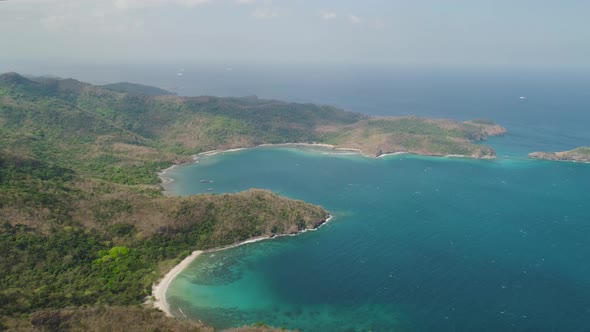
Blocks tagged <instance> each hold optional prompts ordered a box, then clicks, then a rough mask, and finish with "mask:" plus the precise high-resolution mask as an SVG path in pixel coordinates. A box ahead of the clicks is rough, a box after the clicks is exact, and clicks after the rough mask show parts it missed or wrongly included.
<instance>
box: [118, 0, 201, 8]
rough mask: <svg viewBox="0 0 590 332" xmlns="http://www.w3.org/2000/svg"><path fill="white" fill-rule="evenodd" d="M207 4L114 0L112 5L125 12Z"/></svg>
mask: <svg viewBox="0 0 590 332" xmlns="http://www.w3.org/2000/svg"><path fill="white" fill-rule="evenodd" d="M208 2H209V0H114V2H113V5H114V6H115V8H117V9H121V10H126V9H132V8H145V7H161V6H183V7H195V6H198V5H202V4H205V3H208Z"/></svg>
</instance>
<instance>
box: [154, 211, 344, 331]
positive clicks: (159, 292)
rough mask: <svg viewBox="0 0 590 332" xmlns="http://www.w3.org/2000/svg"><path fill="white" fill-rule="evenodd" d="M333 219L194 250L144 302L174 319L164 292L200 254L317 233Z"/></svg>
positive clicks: (161, 281)
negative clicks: (285, 231)
mask: <svg viewBox="0 0 590 332" xmlns="http://www.w3.org/2000/svg"><path fill="white" fill-rule="evenodd" d="M333 218H334V216H332V215H331V214H329V215H328V216H327V218H326V219H325V220H324V221H323V222H321V223H320V224H318V225H317V226H316V227H315V228H306V229H303V230H301V231H298V232H297V233H294V234H279V235H270V236H269V235H261V236H257V237H253V238H250V239H247V240H244V241H242V242H238V243H234V244H230V245H227V246H223V247H217V248H213V249H207V250H195V251H193V252H192V253H191V254H190V255H189V256H187V257H185V258H184V259H183V260H182V261H181V262H180V263H178V264H177V265H175V266H174V267H173V268H172V269H171V270H170V271H168V272H167V273H166V274H165V275H164V277H163V278H162V279H161V280H160V281H158V282H155V283H154V284H153V285H152V294H151V298H153V299H154V300H151V298H150V299H149V300H148V301H146V302H147V304H151V305H152V306H153V307H154V308H156V309H160V310H161V311H163V312H164V313H165V314H166V316H168V317H175V316H174V315H172V313H171V312H170V306H169V305H168V301H166V292H167V291H168V287H169V286H170V284H171V283H172V281H174V279H176V277H177V276H178V275H179V274H180V273H181V272H182V271H184V269H186V268H187V267H188V266H189V265H190V264H191V263H192V262H193V261H194V260H195V259H197V258H198V257H199V256H201V255H202V254H208V253H213V252H219V251H223V250H228V249H232V248H236V247H239V246H243V245H246V244H250V243H255V242H260V241H264V240H270V239H277V238H280V237H284V236H297V235H299V234H302V233H307V232H312V231H317V230H318V229H319V228H320V227H322V226H323V225H325V224H327V223H328V222H330V221H331V220H332V219H333ZM199 322H200V321H199Z"/></svg>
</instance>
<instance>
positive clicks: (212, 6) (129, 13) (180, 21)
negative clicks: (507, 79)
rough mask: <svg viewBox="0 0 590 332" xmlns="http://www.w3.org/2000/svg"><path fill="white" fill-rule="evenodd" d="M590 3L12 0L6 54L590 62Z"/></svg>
mask: <svg viewBox="0 0 590 332" xmlns="http://www.w3.org/2000/svg"><path fill="white" fill-rule="evenodd" d="M588 11H590V3H587V2H582V1H570V2H568V3H559V4H556V3H554V2H551V1H546V0H543V1H532V0H525V1H519V2H518V3H514V2H512V1H507V0H499V1H498V0H497V1H483V0H480V1H454V2H452V3H449V2H441V1H436V0H421V1H415V2H411V3H408V2H405V1H384V0H369V1H362V2H360V1H352V0H346V1H310V0H305V1H297V2H292V1H286V0H144V1H139V0H112V1H111V0H109V1H93V0H88V1H77V2H72V1H66V0H52V1H50V0H18V1H17V0H8V1H2V2H0V29H1V31H3V33H4V37H5V38H3V52H2V54H0V63H3V64H4V67H6V66H9V65H11V64H12V65H15V64H20V65H22V64H27V63H65V64H67V63H75V64H101V65H117V64H118V65H125V64H142V65H147V64H178V65H179V66H187V65H190V64H193V65H194V64H200V65H205V64H210V65H216V64H218V65H227V66H235V65H241V64H258V65H263V64H271V65H286V64H289V65H306V66H309V65H318V66H322V65H351V64H352V65H363V66H367V65H371V66H495V67H498V66H499V67H538V68H552V67H560V68H561V67H564V68H566V67H567V68H588V67H590V60H589V59H590V56H589V55H590V44H589V43H588V42H587V41H588V40H590V22H589V21H588V20H587V19H586V16H587V15H586V13H587V12H588Z"/></svg>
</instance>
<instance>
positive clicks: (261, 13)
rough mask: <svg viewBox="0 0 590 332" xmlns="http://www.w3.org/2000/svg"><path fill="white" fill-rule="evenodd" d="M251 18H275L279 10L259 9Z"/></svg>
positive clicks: (270, 8)
mask: <svg viewBox="0 0 590 332" xmlns="http://www.w3.org/2000/svg"><path fill="white" fill-rule="evenodd" d="M252 16H254V17H255V18H260V19H265V18H275V17H278V16H279V10H278V9H277V8H274V7H260V8H257V9H255V10H254V11H253V12H252Z"/></svg>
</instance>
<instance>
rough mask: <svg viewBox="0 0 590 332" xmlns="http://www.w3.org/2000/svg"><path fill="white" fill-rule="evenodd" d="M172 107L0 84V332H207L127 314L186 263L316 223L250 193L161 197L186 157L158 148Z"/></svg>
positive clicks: (72, 86) (150, 315)
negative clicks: (165, 172)
mask: <svg viewBox="0 0 590 332" xmlns="http://www.w3.org/2000/svg"><path fill="white" fill-rule="evenodd" d="M166 98H168V97H166ZM175 98H176V97H174V98H173V99H172V101H168V100H165V99H164V100H160V99H159V97H150V96H146V95H138V94H133V95H132V94H127V93H122V92H115V91H110V90H105V89H102V88H100V87H96V86H93V85H90V84H85V83H81V82H78V81H76V80H71V79H68V80H57V79H43V80H39V81H33V80H30V79H27V78H24V77H22V76H20V75H18V74H5V75H1V76H0V252H1V253H2V255H0V286H1V287H0V330H3V329H4V328H8V329H19V330H30V329H32V328H35V329H36V330H47V331H53V330H64V329H67V328H76V327H80V326H87V327H89V329H90V330H105V331H106V330H117V328H116V327H117V326H114V325H112V324H110V323H109V320H110V317H113V316H116V317H119V319H120V320H121V322H122V321H125V322H133V321H137V319H136V318H135V317H142V318H141V322H139V321H137V322H138V326H141V328H139V327H138V329H136V330H139V329H141V330H154V329H162V330H178V331H180V330H189V329H190V330H203V331H208V329H202V328H199V327H198V326H195V325H194V324H186V323H176V322H175V321H174V320H172V319H168V318H166V317H164V315H163V313H159V312H155V311H153V310H149V309H145V311H141V312H138V309H137V308H133V307H128V306H130V305H138V304H141V303H143V302H144V301H145V298H146V296H149V294H150V292H151V285H152V284H153V283H154V282H155V281H156V280H157V279H158V278H159V277H160V276H161V275H162V274H163V273H165V272H166V271H167V270H168V269H170V268H171V267H172V266H173V265H174V264H175V263H176V262H177V261H178V260H179V259H181V258H184V257H186V256H187V255H188V254H189V253H190V252H191V251H192V250H195V249H206V248H214V247H217V246H222V245H227V244H232V243H236V242H239V241H243V240H245V239H248V238H252V237H257V236H263V235H267V236H271V235H273V234H285V233H292V232H297V231H299V230H303V229H307V228H314V227H317V226H318V225H319V224H321V223H322V222H323V221H325V219H326V218H327V216H328V213H327V211H325V210H324V209H322V208H321V207H317V206H313V205H310V204H307V203H304V202H300V201H295V200H290V199H286V198H282V197H279V196H277V195H274V194H272V193H270V192H267V191H261V190H249V191H246V192H242V193H238V194H232V195H203V196H193V197H183V198H181V197H164V196H163V195H162V193H161V191H160V188H159V187H158V186H157V184H158V182H159V179H158V178H157V175H156V172H157V171H158V170H161V169H162V168H164V167H167V166H169V165H171V164H172V163H173V162H182V161H187V160H190V154H191V153H194V152H197V151H199V149H200V148H199V147H196V146H195V147H193V148H191V147H187V146H185V145H183V144H182V143H178V144H176V143H171V141H169V140H167V139H166V138H165V137H162V136H161V135H160V133H161V131H160V130H159V128H158V127H159V125H158V124H160V125H161V126H167V127H168V128H174V127H175V126H177V125H178V124H182V123H183V120H181V118H182V117H183V116H184V117H187V116H188V115H189V114H191V112H194V113H195V114H197V113H199V111H198V110H196V109H191V108H189V107H188V106H186V107H182V106H181V107H175V106H173V105H176V104H175V103H177V102H185V101H182V100H185V99H175ZM186 103H190V102H189V101H188V100H186ZM245 103H252V101H251V100H248V101H245ZM159 105H167V108H163V109H159ZM195 118H197V117H195ZM201 118H209V117H207V116H202V117H201ZM211 118H213V117H211ZM88 306H90V307H88ZM122 306H123V307H122ZM107 316H108V317H107ZM107 318H108V319H107ZM107 323H108V324H107ZM118 330H121V331H123V330H126V328H125V326H119V327H118ZM260 330H264V329H260Z"/></svg>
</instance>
